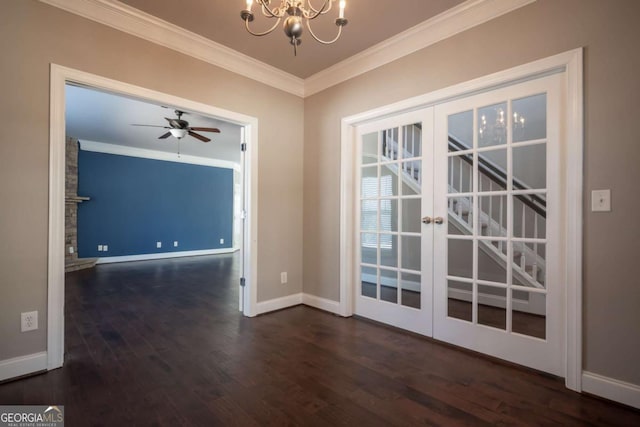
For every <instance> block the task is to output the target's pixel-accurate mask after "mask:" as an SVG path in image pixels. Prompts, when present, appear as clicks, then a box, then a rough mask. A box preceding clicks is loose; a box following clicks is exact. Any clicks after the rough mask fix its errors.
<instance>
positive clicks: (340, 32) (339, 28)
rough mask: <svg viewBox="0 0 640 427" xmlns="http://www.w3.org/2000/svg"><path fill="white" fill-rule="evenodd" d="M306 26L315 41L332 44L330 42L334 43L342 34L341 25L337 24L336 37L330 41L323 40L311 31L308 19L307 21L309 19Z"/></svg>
mask: <svg viewBox="0 0 640 427" xmlns="http://www.w3.org/2000/svg"><path fill="white" fill-rule="evenodd" d="M307 28H308V29H309V33H311V36H312V37H313V38H314V39H316V41H317V42H318V43H322V44H332V43H335V42H336V41H337V40H338V39H339V38H340V35H341V34H342V25H339V26H338V35H336V37H335V38H334V39H333V40H330V41H324V40H322V39H320V38H318V37H317V36H316V35H315V34H314V33H313V30H312V29H311V23H310V21H309V20H307Z"/></svg>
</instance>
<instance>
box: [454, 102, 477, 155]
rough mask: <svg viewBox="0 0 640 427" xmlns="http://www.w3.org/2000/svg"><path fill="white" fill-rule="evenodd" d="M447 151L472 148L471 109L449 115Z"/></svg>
mask: <svg viewBox="0 0 640 427" xmlns="http://www.w3.org/2000/svg"><path fill="white" fill-rule="evenodd" d="M448 120H449V123H448V125H449V150H448V151H449V152H454V151H461V150H470V149H471V148H473V110H469V111H463V112H461V113H457V114H452V115H450V116H449V119H448Z"/></svg>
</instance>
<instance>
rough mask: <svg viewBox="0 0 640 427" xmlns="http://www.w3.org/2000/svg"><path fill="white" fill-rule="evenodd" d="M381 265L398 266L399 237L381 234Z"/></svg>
mask: <svg viewBox="0 0 640 427" xmlns="http://www.w3.org/2000/svg"><path fill="white" fill-rule="evenodd" d="M379 237H380V241H379V244H380V265H384V266H386V267H397V266H398V236H397V235H396V234H380V236H379Z"/></svg>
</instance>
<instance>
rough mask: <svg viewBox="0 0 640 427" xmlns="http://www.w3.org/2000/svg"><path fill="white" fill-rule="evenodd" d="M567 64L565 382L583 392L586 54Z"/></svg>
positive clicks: (579, 52) (574, 53)
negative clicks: (584, 69)
mask: <svg viewBox="0 0 640 427" xmlns="http://www.w3.org/2000/svg"><path fill="white" fill-rule="evenodd" d="M567 55H569V57H568V58H567V61H566V67H567V70H566V82H567V100H566V108H565V114H566V117H567V127H566V130H565V131H566V134H565V135H564V136H565V139H566V141H568V144H567V146H566V147H567V150H566V152H565V155H566V159H565V166H566V175H565V180H566V181H565V187H566V190H565V200H566V205H565V209H566V212H567V214H566V218H568V223H567V224H564V225H563V228H564V229H565V230H566V231H567V235H566V240H565V248H564V251H565V253H566V254H567V256H566V257H565V262H566V266H565V271H566V278H565V284H566V285H565V289H566V292H567V293H566V295H565V298H566V301H567V304H566V307H565V309H566V314H565V316H566V322H567V324H566V325H565V336H566V355H565V357H566V360H565V381H566V385H567V388H569V389H571V390H574V391H577V392H580V391H582V384H581V379H582V242H583V238H582V225H583V224H582V221H583V212H582V202H583V197H584V196H583V187H582V186H583V179H584V178H583V156H584V148H583V146H584V111H583V109H584V98H583V90H584V89H583V88H584V86H583V84H584V83H583V51H582V49H575V50H573V51H571V52H568V53H567Z"/></svg>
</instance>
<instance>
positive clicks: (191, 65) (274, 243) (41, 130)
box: [0, 0, 304, 360]
mask: <svg viewBox="0 0 640 427" xmlns="http://www.w3.org/2000/svg"><path fill="white" fill-rule="evenodd" d="M0 48H1V51H2V62H1V65H0V73H1V74H0V76H1V78H0V93H2V98H1V99H2V101H1V102H0V117H2V120H3V122H4V123H5V130H4V131H3V133H2V140H1V143H0V200H2V202H0V236H2V237H1V239H0V343H1V344H0V360H4V359H7V358H11V357H16V356H20V355H26V354H31V353H35V352H38V351H44V350H45V348H46V318H47V316H46V304H47V239H48V236H47V233H48V231H47V230H48V226H47V220H48V178H49V170H48V156H49V140H48V138H49V64H50V63H56V64H59V65H63V66H67V67H71V68H75V69H79V70H82V71H87V72H90V73H94V74H98V75H101V76H105V77H109V78H112V79H116V80H120V81H123V82H127V83H131V84H135V85H138V86H143V87H146V88H150V89H153V90H157V91H161V92H165V93H168V94H172V95H177V96H180V97H183V98H187V99H191V100H194V101H199V102H203V103H206V104H210V105H213V106H216V107H221V108H225V109H228V110H232V111H236V112H240V113H244V114H247V115H251V116H255V117H257V118H258V120H259V145H260V149H259V159H258V161H259V171H258V177H259V186H258V191H259V204H258V208H259V220H258V228H259V230H258V240H259V243H258V272H257V278H258V299H259V301H263V300H268V299H272V298H277V297H281V296H284V295H287V294H292V293H298V292H301V289H302V255H301V253H302V251H301V247H302V181H303V176H302V165H303V157H302V154H303V147H302V144H301V142H300V141H301V140H302V138H303V128H302V121H303V117H304V115H303V101H302V100H301V99H300V98H298V97H295V96H293V95H289V94H287V93H284V92H282V91H279V90H276V89H273V88H270V87H267V86H265V85H262V84H259V83H257V82H255V81H253V80H249V79H246V78H244V77H242V76H240V75H237V74H233V73H230V72H227V71H224V70H222V69H220V68H216V67H214V66H211V65H208V64H206V63H204V62H201V61H198V60H195V59H193V58H190V57H187V56H185V55H182V54H180V53H177V52H175V51H172V50H168V49H165V48H163V47H160V46H157V45H154V44H152V43H149V42H146V41H143V40H141V39H138V38H135V37H132V36H129V35H127V34H124V33H122V32H119V31H116V30H113V29H111V28H108V27H105V26H102V25H99V24H96V23H94V22H91V21H88V20H86V19H83V18H80V17H78V16H75V15H71V14H68V13H66V12H63V11H61V10H59V9H56V8H53V7H50V6H47V5H44V4H43V3H40V2H37V1H35V0H28V1H23V0H9V1H4V2H3V3H2V13H0ZM7 124H9V125H7ZM281 271H288V273H289V283H288V284H287V285H281V284H280V274H279V273H280V272H281ZM31 310H38V311H39V319H40V325H41V328H40V329H39V330H38V331H35V332H29V333H20V313H21V312H23V311H31Z"/></svg>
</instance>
